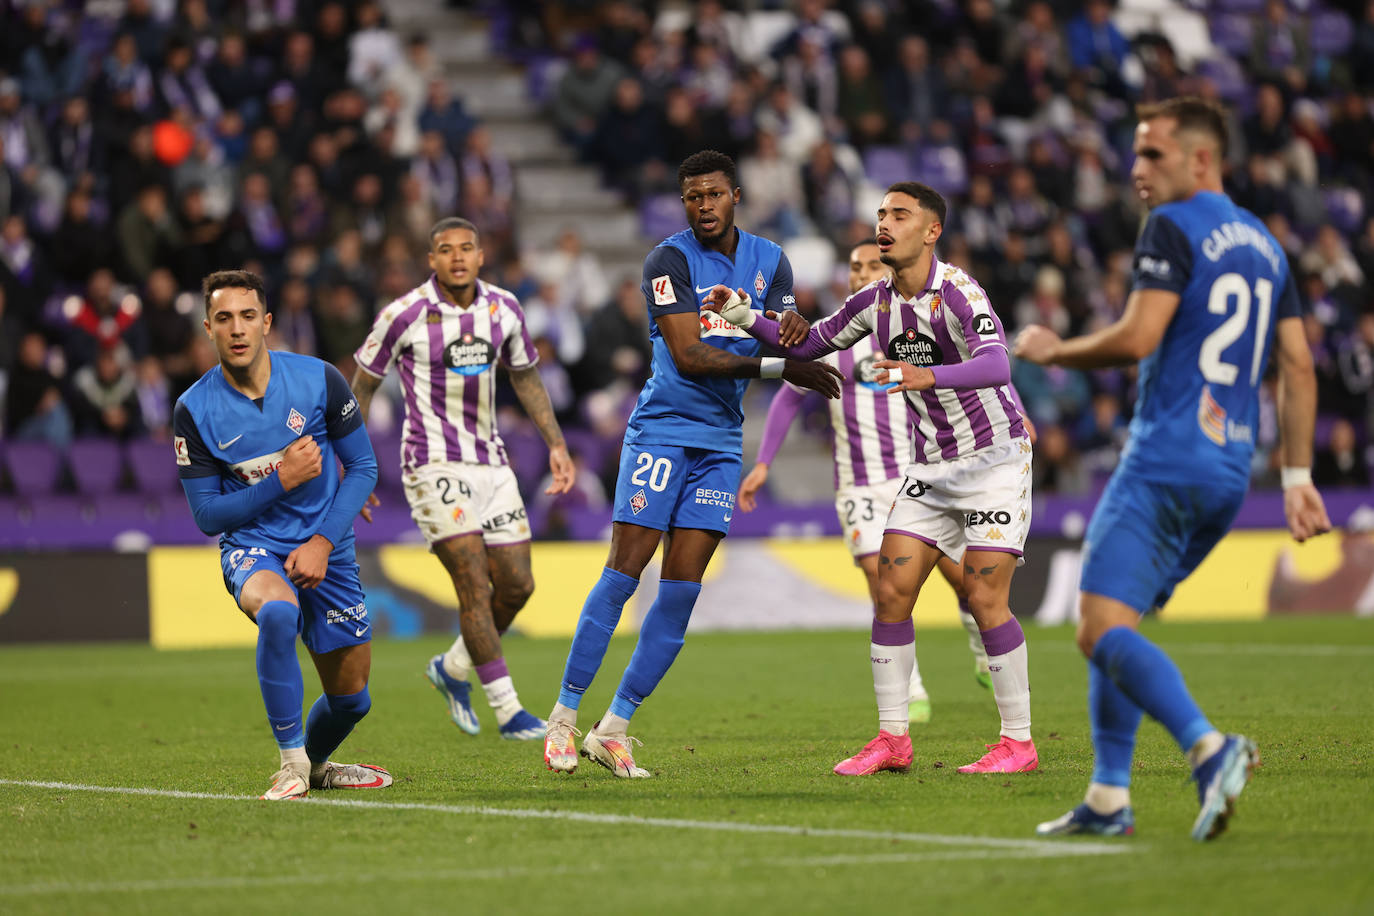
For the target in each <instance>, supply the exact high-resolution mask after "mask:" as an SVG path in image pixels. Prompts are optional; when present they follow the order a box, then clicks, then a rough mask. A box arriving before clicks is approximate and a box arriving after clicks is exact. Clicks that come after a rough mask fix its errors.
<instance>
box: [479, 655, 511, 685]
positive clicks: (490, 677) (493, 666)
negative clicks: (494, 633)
mask: <svg viewBox="0 0 1374 916" xmlns="http://www.w3.org/2000/svg"><path fill="white" fill-rule="evenodd" d="M509 674H510V672H509V671H508V670H506V660H505V659H504V658H493V659H492V660H491V661H489V662H486V663H485V664H481V665H478V666H477V676H478V677H479V678H481V680H482V683H483V684H490V683H491V682H492V681H494V680H496V679H497V678H503V677H507V676H508V675H509Z"/></svg>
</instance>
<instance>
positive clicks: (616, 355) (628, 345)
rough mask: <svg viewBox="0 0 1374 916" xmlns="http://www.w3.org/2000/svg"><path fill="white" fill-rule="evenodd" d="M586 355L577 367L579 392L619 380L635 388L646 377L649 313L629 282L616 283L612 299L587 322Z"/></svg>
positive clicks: (636, 288) (635, 284)
mask: <svg viewBox="0 0 1374 916" xmlns="http://www.w3.org/2000/svg"><path fill="white" fill-rule="evenodd" d="M586 338H587V352H586V356H585V357H584V358H583V360H582V362H581V363H579V364H578V367H577V375H578V378H579V379H580V383H581V384H580V387H581V388H582V390H584V391H586V390H598V389H602V388H606V387H607V386H609V385H611V384H612V383H613V382H615V381H617V380H619V379H626V380H628V381H631V382H633V383H634V384H636V385H637V384H638V383H639V382H642V381H643V380H644V379H645V378H646V377H647V376H648V374H649V358H650V356H651V355H652V352H651V349H650V345H649V313H648V312H647V311H646V310H645V308H644V293H643V292H641V290H640V288H639V282H638V281H637V280H635V279H633V278H627V279H625V280H622V281H620V283H619V284H618V285H617V286H616V290H615V298H613V299H612V300H611V301H609V302H607V303H606V304H605V305H603V306H601V307H600V308H599V309H597V311H596V312H595V313H594V314H593V315H592V316H591V317H590V319H589V320H588V322H587V334H586Z"/></svg>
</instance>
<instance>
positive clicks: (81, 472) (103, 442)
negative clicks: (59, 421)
mask: <svg viewBox="0 0 1374 916" xmlns="http://www.w3.org/2000/svg"><path fill="white" fill-rule="evenodd" d="M163 460H164V461H166V460H169V459H168V456H166V453H164V458H163ZM67 466H68V467H69V468H71V472H72V478H73V479H74V480H75V481H76V489H77V492H79V493H81V494H82V495H84V496H104V495H105V494H106V493H113V492H114V491H115V490H116V489H117V488H118V487H119V479H120V478H121V477H122V476H123V475H124V458H123V455H121V454H120V450H119V443H118V442H115V441H114V440H113V439H78V440H76V441H75V442H73V443H72V447H71V450H70V451H69V452H68V453H67Z"/></svg>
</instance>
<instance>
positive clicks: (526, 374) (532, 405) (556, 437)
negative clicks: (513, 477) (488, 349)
mask: <svg viewBox="0 0 1374 916" xmlns="http://www.w3.org/2000/svg"><path fill="white" fill-rule="evenodd" d="M510 383H511V387H512V388H514V389H515V396H516V397H517V398H519V399H520V405H521V406H522V407H524V408H525V413H526V414H528V415H529V418H530V420H531V421H533V423H534V425H535V427H536V428H537V429H538V430H539V435H541V436H543V437H544V444H545V445H547V446H548V447H549V471H550V472H551V473H552V474H553V483H551V484H549V488H548V489H547V490H545V491H544V492H545V493H547V494H549V495H551V496H552V495H554V494H558V493H567V492H568V491H569V490H571V489H572V488H573V483H574V482H575V481H576V479H577V468H576V466H575V465H574V464H573V460H572V456H571V455H569V454H568V444H567V442H565V441H564V440H563V430H562V429H561V428H560V427H559V425H558V418H557V417H555V416H554V415H553V402H552V401H550V400H549V392H548V389H546V388H545V387H544V380H543V379H542V378H540V377H539V369H538V368H537V367H535V366H530V367H528V368H525V369H512V370H510Z"/></svg>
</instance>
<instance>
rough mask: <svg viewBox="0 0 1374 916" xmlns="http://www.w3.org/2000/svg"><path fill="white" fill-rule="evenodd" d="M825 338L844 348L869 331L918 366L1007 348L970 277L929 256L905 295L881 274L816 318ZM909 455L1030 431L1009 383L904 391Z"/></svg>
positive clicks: (935, 454)
mask: <svg viewBox="0 0 1374 916" xmlns="http://www.w3.org/2000/svg"><path fill="white" fill-rule="evenodd" d="M813 327H814V329H815V330H816V332H817V333H818V334H819V335H820V337H821V339H822V340H824V341H826V342H827V343H829V344H830V345H832V346H834V347H835V348H836V349H843V348H845V347H849V346H851V345H853V344H856V343H857V342H859V341H860V340H862V339H863V338H864V337H866V336H868V335H870V334H872V335H874V336H875V337H876V338H877V341H878V343H879V344H881V346H882V347H883V351H884V354H885V356H886V357H887V358H888V359H895V360H901V361H902V362H907V363H911V364H912V365H915V366H925V367H927V368H929V367H931V366H948V365H952V364H954V363H960V362H967V361H968V360H969V359H971V358H972V357H974V356H975V355H977V354H978V353H979V352H980V351H982V350H983V349H985V348H987V347H1001V348H1002V349H1004V350H1005V349H1006V348H1007V341H1006V337H1005V336H1004V335H1003V332H1002V322H1001V321H1000V320H999V319H998V317H997V313H996V312H994V311H993V310H992V306H991V304H990V303H989V302H988V297H987V295H986V294H985V293H984V292H983V289H982V287H980V286H979V285H978V284H977V283H976V282H974V280H973V278H972V277H970V276H969V275H968V274H966V273H965V272H964V271H962V270H960V269H959V268H957V267H955V266H954V265H953V264H946V263H944V262H942V261H940V260H938V259H932V260H931V265H930V275H929V277H928V279H927V281H926V288H925V289H924V290H923V291H922V292H921V293H919V294H918V295H916V296H915V297H913V298H912V299H903V298H902V297H901V296H900V295H898V294H897V292H896V290H894V289H893V288H892V280H891V278H889V277H884V278H883V279H881V280H878V281H876V282H874V283H871V284H869V285H868V286H865V287H864V288H863V289H861V290H859V291H858V292H857V293H855V294H854V295H852V296H850V297H849V298H848V299H847V300H845V304H844V307H843V308H841V309H840V310H839V311H838V312H836V313H835V314H834V315H831V316H830V317H829V318H826V319H824V320H823V321H820V322H818V323H817V324H815V325H814V326H813ZM905 398H906V404H907V419H908V421H909V424H910V438H911V460H912V462H913V463H915V464H929V463H931V462H935V461H945V460H949V459H952V458H964V457H967V456H969V455H972V454H974V453H975V452H979V451H982V450H983V449H986V448H990V447H992V446H994V445H1000V444H1003V443H1007V442H1010V441H1012V440H1014V439H1023V438H1026V429H1025V425H1024V424H1023V423H1022V422H1021V414H1020V412H1018V411H1017V409H1016V406H1015V404H1014V402H1013V399H1012V394H1011V388H1010V385H998V386H996V387H989V388H976V389H967V390H958V391H956V390H954V389H951V388H934V389H927V390H925V391H908V392H905Z"/></svg>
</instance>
